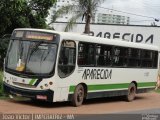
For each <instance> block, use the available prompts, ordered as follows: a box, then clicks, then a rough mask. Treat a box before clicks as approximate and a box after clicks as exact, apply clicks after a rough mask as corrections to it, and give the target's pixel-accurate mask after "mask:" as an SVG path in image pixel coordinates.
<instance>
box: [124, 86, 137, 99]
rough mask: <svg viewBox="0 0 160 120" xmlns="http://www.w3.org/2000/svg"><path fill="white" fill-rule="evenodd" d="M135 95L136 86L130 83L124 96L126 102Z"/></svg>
mask: <svg viewBox="0 0 160 120" xmlns="http://www.w3.org/2000/svg"><path fill="white" fill-rule="evenodd" d="M135 96H136V86H135V84H134V83H131V84H130V85H129V87H128V95H127V97H126V99H127V101H128V102H131V101H133V100H134V99H135Z"/></svg>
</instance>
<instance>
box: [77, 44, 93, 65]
mask: <svg viewBox="0 0 160 120" xmlns="http://www.w3.org/2000/svg"><path fill="white" fill-rule="evenodd" d="M78 65H80V66H83V65H87V66H93V65H94V44H91V43H84V42H80V43H79V46H78Z"/></svg>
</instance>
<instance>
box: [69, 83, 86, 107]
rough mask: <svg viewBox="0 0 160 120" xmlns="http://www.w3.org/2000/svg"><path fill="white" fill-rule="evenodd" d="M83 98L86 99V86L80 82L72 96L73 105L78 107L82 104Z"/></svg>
mask: <svg viewBox="0 0 160 120" xmlns="http://www.w3.org/2000/svg"><path fill="white" fill-rule="evenodd" d="M83 100H84V87H83V85H81V84H79V85H78V86H77V87H76V89H75V91H74V94H73V98H72V105H73V106H75V107H78V106H80V105H82V103H83Z"/></svg>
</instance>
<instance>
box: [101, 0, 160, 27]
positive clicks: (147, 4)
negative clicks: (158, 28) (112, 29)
mask: <svg viewBox="0 0 160 120" xmlns="http://www.w3.org/2000/svg"><path fill="white" fill-rule="evenodd" d="M101 7H104V8H110V9H113V10H107V9H104V8H98V9H99V10H98V11H100V12H102V13H107V12H112V13H113V14H121V15H124V16H129V17H130V23H131V24H143V25H150V24H151V23H153V22H155V21H154V18H156V19H160V0H105V2H104V3H103V4H101ZM114 10H118V11H122V12H117V11H114ZM123 12H128V13H133V14H136V15H142V16H146V17H140V16H136V15H131V14H126V13H123ZM155 24H157V25H160V21H159V22H155Z"/></svg>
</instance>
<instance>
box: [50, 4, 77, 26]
mask: <svg viewBox="0 0 160 120" xmlns="http://www.w3.org/2000/svg"><path fill="white" fill-rule="evenodd" d="M74 11H77V6H76V5H67V6H63V7H61V8H60V9H58V11H56V12H55V13H54V15H52V18H51V22H50V23H49V25H50V24H52V23H54V22H55V21H56V19H57V18H59V17H60V16H62V15H66V14H71V13H73V12H74Z"/></svg>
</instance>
